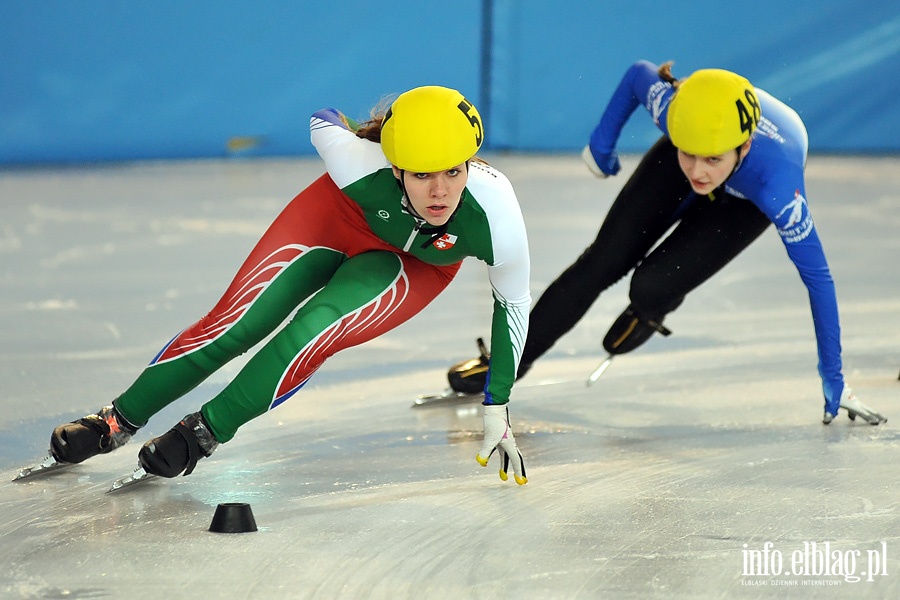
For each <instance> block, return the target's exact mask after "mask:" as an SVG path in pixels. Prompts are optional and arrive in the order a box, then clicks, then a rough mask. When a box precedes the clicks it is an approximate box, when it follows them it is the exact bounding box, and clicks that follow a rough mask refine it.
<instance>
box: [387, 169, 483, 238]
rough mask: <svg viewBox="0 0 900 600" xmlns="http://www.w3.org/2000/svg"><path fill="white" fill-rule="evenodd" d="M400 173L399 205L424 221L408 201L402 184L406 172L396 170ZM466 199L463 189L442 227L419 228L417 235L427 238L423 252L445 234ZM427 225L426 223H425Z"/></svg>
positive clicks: (403, 183)
mask: <svg viewBox="0 0 900 600" xmlns="http://www.w3.org/2000/svg"><path fill="white" fill-rule="evenodd" d="M465 164H466V173H468V172H469V161H466V163H465ZM398 170H399V171H400V178H399V179H398V180H397V185H399V186H400V191H401V192H403V196H402V197H401V198H400V204H401V205H402V206H403V208H404V209H405V210H406V211H407V212H408V213H409V214H411V215H412V216H413V217H415V218H416V219H421V220H422V221H425V217H423V216H422V215H420V214H419V213H418V212H417V211H416V209H415V208H414V207H413V205H412V202H410V201H409V194H408V193H407V191H406V183H405V182H404V178H405V177H406V171H405V170H404V169H398ZM465 197H466V194H465V189H464V190H463V193H462V194H460V196H459V204H457V205H456V209H455V210H454V211H453V214H451V215H450V218H449V219H447V222H446V223H444V224H443V225H439V226H437V227H420V228H419V233H423V234H425V235H427V236H428V239H427V240H425V242H423V243H422V246H421V247H422V249H423V250H424V249H425V248H427V247H428V246H429V245H430V244H433V243H434V242H435V241H436V240H438V239H440V238H441V237H442V236H443V235H444V234H445V233H447V228H448V227H450V223H452V222H453V219H455V218H456V215H457V213H459V209H460V207H462V204H463V199H464V198H465ZM426 223H427V221H426Z"/></svg>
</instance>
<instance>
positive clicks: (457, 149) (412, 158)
mask: <svg viewBox="0 0 900 600" xmlns="http://www.w3.org/2000/svg"><path fill="white" fill-rule="evenodd" d="M483 140H484V128H483V126H482V123H481V116H480V115H479V114H478V111H477V110H476V109H475V107H474V106H473V105H472V103H471V102H469V101H468V100H466V98H465V97H464V96H463V95H462V94H460V93H459V92H458V91H456V90H453V89H450V88H445V87H440V86H436V85H431V86H424V87H418V88H415V89H412V90H409V91H408V92H404V93H402V94H400V96H398V97H397V99H396V100H395V101H394V103H393V104H391V107H390V109H388V111H387V113H386V114H385V115H384V119H382V121H381V149H382V151H383V152H384V155H385V157H386V158H387V159H388V161H390V163H391V164H392V165H394V166H396V167H397V168H399V169H403V170H404V171H412V172H414V173H434V172H437V171H446V170H447V169H450V168H452V167H455V166H457V165H459V164H462V163H464V162H466V161H467V160H469V159H470V158H472V157H473V156H475V153H476V152H478V149H479V148H480V147H481V143H482V141H483Z"/></svg>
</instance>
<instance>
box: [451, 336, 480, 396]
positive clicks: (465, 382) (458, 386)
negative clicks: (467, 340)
mask: <svg viewBox="0 0 900 600" xmlns="http://www.w3.org/2000/svg"><path fill="white" fill-rule="evenodd" d="M476 342H477V344H478V352H479V353H480V356H479V357H478V358H473V359H471V360H465V361H463V362H461V363H457V364H455V365H453V366H452V367H450V370H449V371H447V381H449V382H450V387H451V388H452V389H453V391H454V392H459V393H461V394H480V393H481V392H483V391H484V386H485V384H487V373H488V367H489V366H490V363H491V354H490V352H488V349H487V346H485V345H484V340H483V339H481V338H478V340H476Z"/></svg>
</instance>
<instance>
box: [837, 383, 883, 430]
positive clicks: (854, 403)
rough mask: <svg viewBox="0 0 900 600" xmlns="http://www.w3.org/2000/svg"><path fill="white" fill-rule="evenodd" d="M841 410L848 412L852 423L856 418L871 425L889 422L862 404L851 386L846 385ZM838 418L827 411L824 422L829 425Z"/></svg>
mask: <svg viewBox="0 0 900 600" xmlns="http://www.w3.org/2000/svg"><path fill="white" fill-rule="evenodd" d="M839 408H843V409H846V410H847V416H849V417H850V420H851V421H855V420H856V417H860V418H862V419H863V420H864V421H865V422H866V423H868V424H869V425H881V424H882V423H886V422H887V418H886V417H883V416H882V415H880V414H878V413H877V412H875V411H874V410H872V409H871V408H869V407H868V406H866V405H865V404H863V403H862V402H860V401H859V398H857V397H856V394H854V393H853V390H851V389H850V386H849V385H844V389H843V390H842V391H841V403H840V407H839ZM836 416H837V415H833V414H831V413H830V412H828V410H826V411H825V416H824V417H823V418H822V422H823V423H825V424H826V425H828V424H829V423H831V422H832V421H833V420H834V418H835V417H836Z"/></svg>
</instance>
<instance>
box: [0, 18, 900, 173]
mask: <svg viewBox="0 0 900 600" xmlns="http://www.w3.org/2000/svg"><path fill="white" fill-rule="evenodd" d="M682 4H683V6H680V5H682ZM489 5H490V6H492V15H493V21H492V27H491V28H490V32H491V33H490V36H488V38H487V39H488V43H489V46H488V47H483V45H482V39H483V37H484V36H483V34H482V26H483V20H482V17H483V14H484V6H485V3H483V2H482V1H481V0H459V1H457V2H453V3H446V2H443V1H436V0H434V1H416V0H395V1H394V2H392V3H389V5H385V4H382V3H372V2H363V1H361V0H345V1H343V2H341V1H337V0H336V1H334V2H330V3H323V4H321V5H319V4H316V5H311V3H305V2H277V1H275V0H257V1H255V2H252V3H251V2H238V1H236V0H218V1H216V2H212V1H199V0H186V1H180V2H179V1H175V0H157V1H155V2H152V3H151V2H129V1H101V0H65V1H64V0H44V1H42V2H13V1H11V0H0V82H2V87H0V135H2V137H0V163H5V164H25V163H41V162H78V161H94V160H130V159H144V158H182V157H207V156H224V155H227V154H229V152H230V151H229V149H228V145H227V144H228V142H229V140H232V141H242V140H243V141H247V142H249V147H245V148H243V149H239V151H238V153H239V154H242V155H295V154H308V153H311V152H313V150H312V147H311V146H310V144H309V138H308V133H307V123H308V116H309V114H310V113H311V112H312V111H314V110H316V109H318V108H321V107H324V106H335V107H337V108H340V109H342V110H344V111H345V112H347V113H348V114H349V115H351V116H354V117H357V118H360V117H365V116H366V115H367V113H368V110H369V109H370V108H371V107H372V106H374V105H375V104H377V103H378V101H379V100H381V99H382V98H384V97H385V96H386V95H388V94H396V93H399V92H402V91H403V90H405V89H408V88H411V87H415V86H417V85H424V84H441V85H447V86H450V87H455V88H457V89H459V90H461V91H462V92H463V93H465V94H466V95H467V96H468V97H469V99H470V100H472V101H474V102H475V103H476V104H478V105H479V108H480V109H481V111H482V113H483V115H484V116H485V117H486V119H485V120H486V126H487V134H488V136H487V143H488V145H489V147H491V148H493V149H510V150H524V151H546V150H550V151H555V150H561V151H571V150H575V149H578V148H580V147H581V146H582V145H583V144H584V143H585V141H586V140H587V137H588V135H589V133H590V130H591V129H592V128H593V126H594V124H595V123H596V120H597V119H598V118H599V116H600V114H601V112H602V110H603V107H604V105H605V103H606V101H607V99H608V98H609V95H610V94H611V93H612V90H613V88H614V87H615V85H616V83H617V82H618V79H619V77H620V76H621V75H622V73H623V72H624V71H625V69H626V68H627V67H628V66H629V65H630V64H631V63H632V62H634V61H635V60H636V59H638V58H646V59H649V60H652V61H655V62H662V61H665V60H669V59H671V60H675V72H676V75H679V76H684V75H687V74H689V73H690V72H691V71H693V70H695V69H698V68H703V67H710V66H715V67H721V68H727V69H731V70H734V71H737V72H740V73H741V74H743V75H745V76H747V77H748V78H750V80H751V81H753V83H754V84H756V85H758V86H759V87H762V88H765V89H767V90H768V91H770V92H771V93H773V94H775V95H776V96H779V97H781V98H782V99H784V100H786V101H787V102H788V103H789V104H791V105H792V106H793V107H794V108H795V109H796V110H797V111H798V112H799V113H800V115H801V116H802V117H803V118H804V120H805V121H806V123H807V127H808V128H809V132H810V147H811V150H812V151H820V152H825V151H827V152H897V151H898V150H900V102H897V100H896V99H897V98H898V97H900V78H898V77H897V71H898V67H900V3H897V2H879V3H874V2H871V3H870V2H848V1H846V0H821V1H820V2H817V3H814V4H813V3H799V2H798V3H791V2H783V1H774V0H757V2H754V3H751V4H745V5H743V8H738V9H736V8H734V7H736V6H741V5H738V4H735V3H730V2H729V3H709V4H703V5H702V8H695V7H696V6H700V5H697V4H695V3H679V2H662V1H659V0H653V1H651V0H629V1H625V0H621V1H619V0H608V1H588V0H585V1H582V2H565V3H556V5H557V6H555V7H553V8H551V6H553V4H552V3H549V2H546V0H494V1H493V2H491V3H489ZM801 5H802V6H801ZM387 6H390V8H389V9H388V8H387ZM813 7H814V8H813ZM486 51H489V52H488V54H489V55H490V58H491V60H490V62H489V63H487V66H485V65H484V64H483V60H482V59H483V56H485V55H486V54H485V52H486ZM483 78H486V79H484V80H483ZM656 134H657V132H656V130H655V129H654V128H653V127H652V125H651V124H650V121H649V119H648V118H646V115H645V114H643V113H639V114H638V115H636V118H633V119H632V121H631V122H630V123H629V125H628V127H627V128H626V130H625V132H624V135H623V138H622V141H621V144H620V149H621V150H622V151H626V152H627V151H642V150H644V149H646V147H647V146H648V145H649V143H650V142H651V141H652V140H653V139H654V138H655V137H656Z"/></svg>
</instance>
